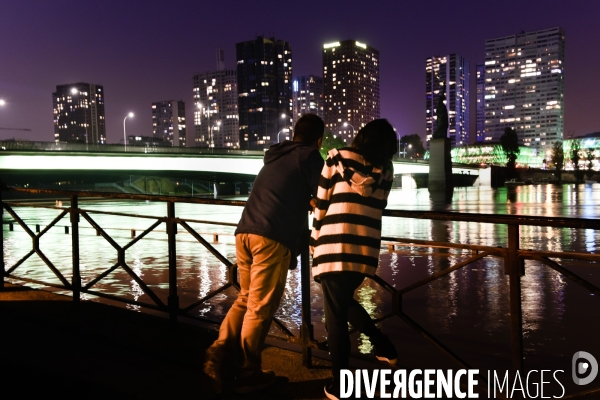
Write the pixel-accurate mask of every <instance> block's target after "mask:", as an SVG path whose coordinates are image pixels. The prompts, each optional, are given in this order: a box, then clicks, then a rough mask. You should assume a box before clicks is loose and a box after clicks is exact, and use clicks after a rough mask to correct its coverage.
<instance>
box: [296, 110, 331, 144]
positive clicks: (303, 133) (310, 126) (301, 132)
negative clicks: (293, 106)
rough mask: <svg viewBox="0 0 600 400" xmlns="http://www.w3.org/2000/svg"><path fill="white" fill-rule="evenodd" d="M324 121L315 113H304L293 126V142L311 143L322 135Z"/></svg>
mask: <svg viewBox="0 0 600 400" xmlns="http://www.w3.org/2000/svg"><path fill="white" fill-rule="evenodd" d="M324 131H325V123H324V122H323V120H322V119H321V117H319V116H318V115H316V114H304V115H303V116H301V117H300V119H298V121H297V122H296V126H295V127H294V142H302V143H306V144H313V143H314V142H316V141H317V140H319V139H320V138H322V137H323V132H324Z"/></svg>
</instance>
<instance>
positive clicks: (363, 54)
mask: <svg viewBox="0 0 600 400" xmlns="http://www.w3.org/2000/svg"><path fill="white" fill-rule="evenodd" d="M323 98H324V102H323V106H324V110H323V114H324V121H325V127H326V128H327V129H329V130H330V131H331V132H332V133H333V134H334V135H340V136H341V137H342V139H343V140H344V141H345V142H346V143H350V142H352V139H353V138H354V136H355V135H356V133H357V132H358V130H359V129H360V128H362V127H363V126H365V125H366V124H367V123H368V122H370V121H372V120H374V119H377V118H379V115H380V106H381V103H380V98H379V51H378V50H376V49H374V48H372V47H371V46H368V45H366V44H365V43H361V42H359V41H356V40H345V41H341V42H333V43H327V44H324V45H323Z"/></svg>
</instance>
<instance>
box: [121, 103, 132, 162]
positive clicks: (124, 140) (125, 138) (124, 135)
mask: <svg viewBox="0 0 600 400" xmlns="http://www.w3.org/2000/svg"><path fill="white" fill-rule="evenodd" d="M127 117H132V118H133V113H132V112H130V113H129V114H127V115H126V116H125V118H124V119H123V144H124V145H125V152H127V133H126V132H125V121H127Z"/></svg>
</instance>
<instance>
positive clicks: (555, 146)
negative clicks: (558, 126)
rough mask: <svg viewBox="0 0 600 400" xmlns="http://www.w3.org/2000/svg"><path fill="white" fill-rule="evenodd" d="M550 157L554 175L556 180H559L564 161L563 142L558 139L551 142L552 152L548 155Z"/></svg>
mask: <svg viewBox="0 0 600 400" xmlns="http://www.w3.org/2000/svg"><path fill="white" fill-rule="evenodd" d="M550 159H551V160H552V163H553V164H554V168H555V169H556V177H557V178H558V181H559V182H560V181H561V171H562V169H563V165H564V163H565V152H564V150H563V144H562V142H560V141H556V142H554V143H552V154H551V155H550Z"/></svg>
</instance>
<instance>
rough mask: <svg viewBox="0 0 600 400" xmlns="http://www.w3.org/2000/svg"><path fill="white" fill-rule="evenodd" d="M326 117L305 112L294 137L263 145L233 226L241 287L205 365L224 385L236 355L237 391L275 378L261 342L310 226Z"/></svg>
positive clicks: (217, 386)
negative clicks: (264, 364) (223, 374)
mask: <svg viewBox="0 0 600 400" xmlns="http://www.w3.org/2000/svg"><path fill="white" fill-rule="evenodd" d="M324 128H325V125H324V123H323V120H321V118H319V117H318V116H316V115H314V114H305V115H303V116H302V117H301V118H300V119H299V120H298V122H297V123H296V126H295V127H294V137H293V141H288V140H286V141H284V142H283V143H279V144H276V145H273V146H271V147H270V148H269V150H268V151H267V152H266V153H265V158H264V166H263V167H262V169H261V170H260V172H259V174H258V176H257V177H256V180H255V181H254V185H253V186H252V192H251V193H250V197H249V198H248V201H247V203H246V207H245V208H244V211H243V213H242V218H241V219H240V222H239V224H238V226H237V229H236V231H235V237H236V256H237V264H238V271H239V282H240V293H239V295H238V298H237V300H236V301H235V302H234V304H233V305H232V307H231V309H230V310H229V312H228V313H227V315H226V316H225V319H224V320H223V322H222V323H221V328H220V329H219V338H218V339H217V340H216V341H215V342H214V343H213V344H212V345H211V347H210V348H209V349H208V351H207V360H206V363H205V365H204V372H205V373H206V374H207V375H208V376H209V377H211V378H212V379H213V381H214V383H215V389H216V390H217V391H220V389H221V387H220V386H221V372H222V370H223V362H224V361H225V360H226V359H229V358H231V357H234V356H235V357H236V361H237V362H239V365H237V368H238V370H237V374H236V384H235V389H234V390H235V392H236V393H250V392H254V391H256V390H259V389H263V388H265V387H267V386H268V385H270V384H271V383H272V382H273V381H274V380H275V373H274V372H273V371H263V370H262V369H261V352H262V348H263V344H264V341H265V338H266V336H267V333H268V332H269V328H270V327H271V320H272V318H273V315H274V314H275V311H277V308H278V307H279V301H280V300H281V296H282V295H283V291H284V288H285V282H286V279H287V271H288V269H289V267H290V261H291V262H292V266H295V264H296V262H297V260H296V259H295V254H297V253H296V248H297V246H298V242H299V241H300V237H301V234H302V232H303V230H304V229H306V226H305V222H306V221H307V214H306V213H307V211H308V210H309V204H310V200H311V198H312V196H314V195H316V190H317V186H318V183H319V176H320V174H321V169H322V168H323V163H324V162H323V158H322V157H321V155H320V153H319V149H320V148H321V143H322V140H323V131H324Z"/></svg>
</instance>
